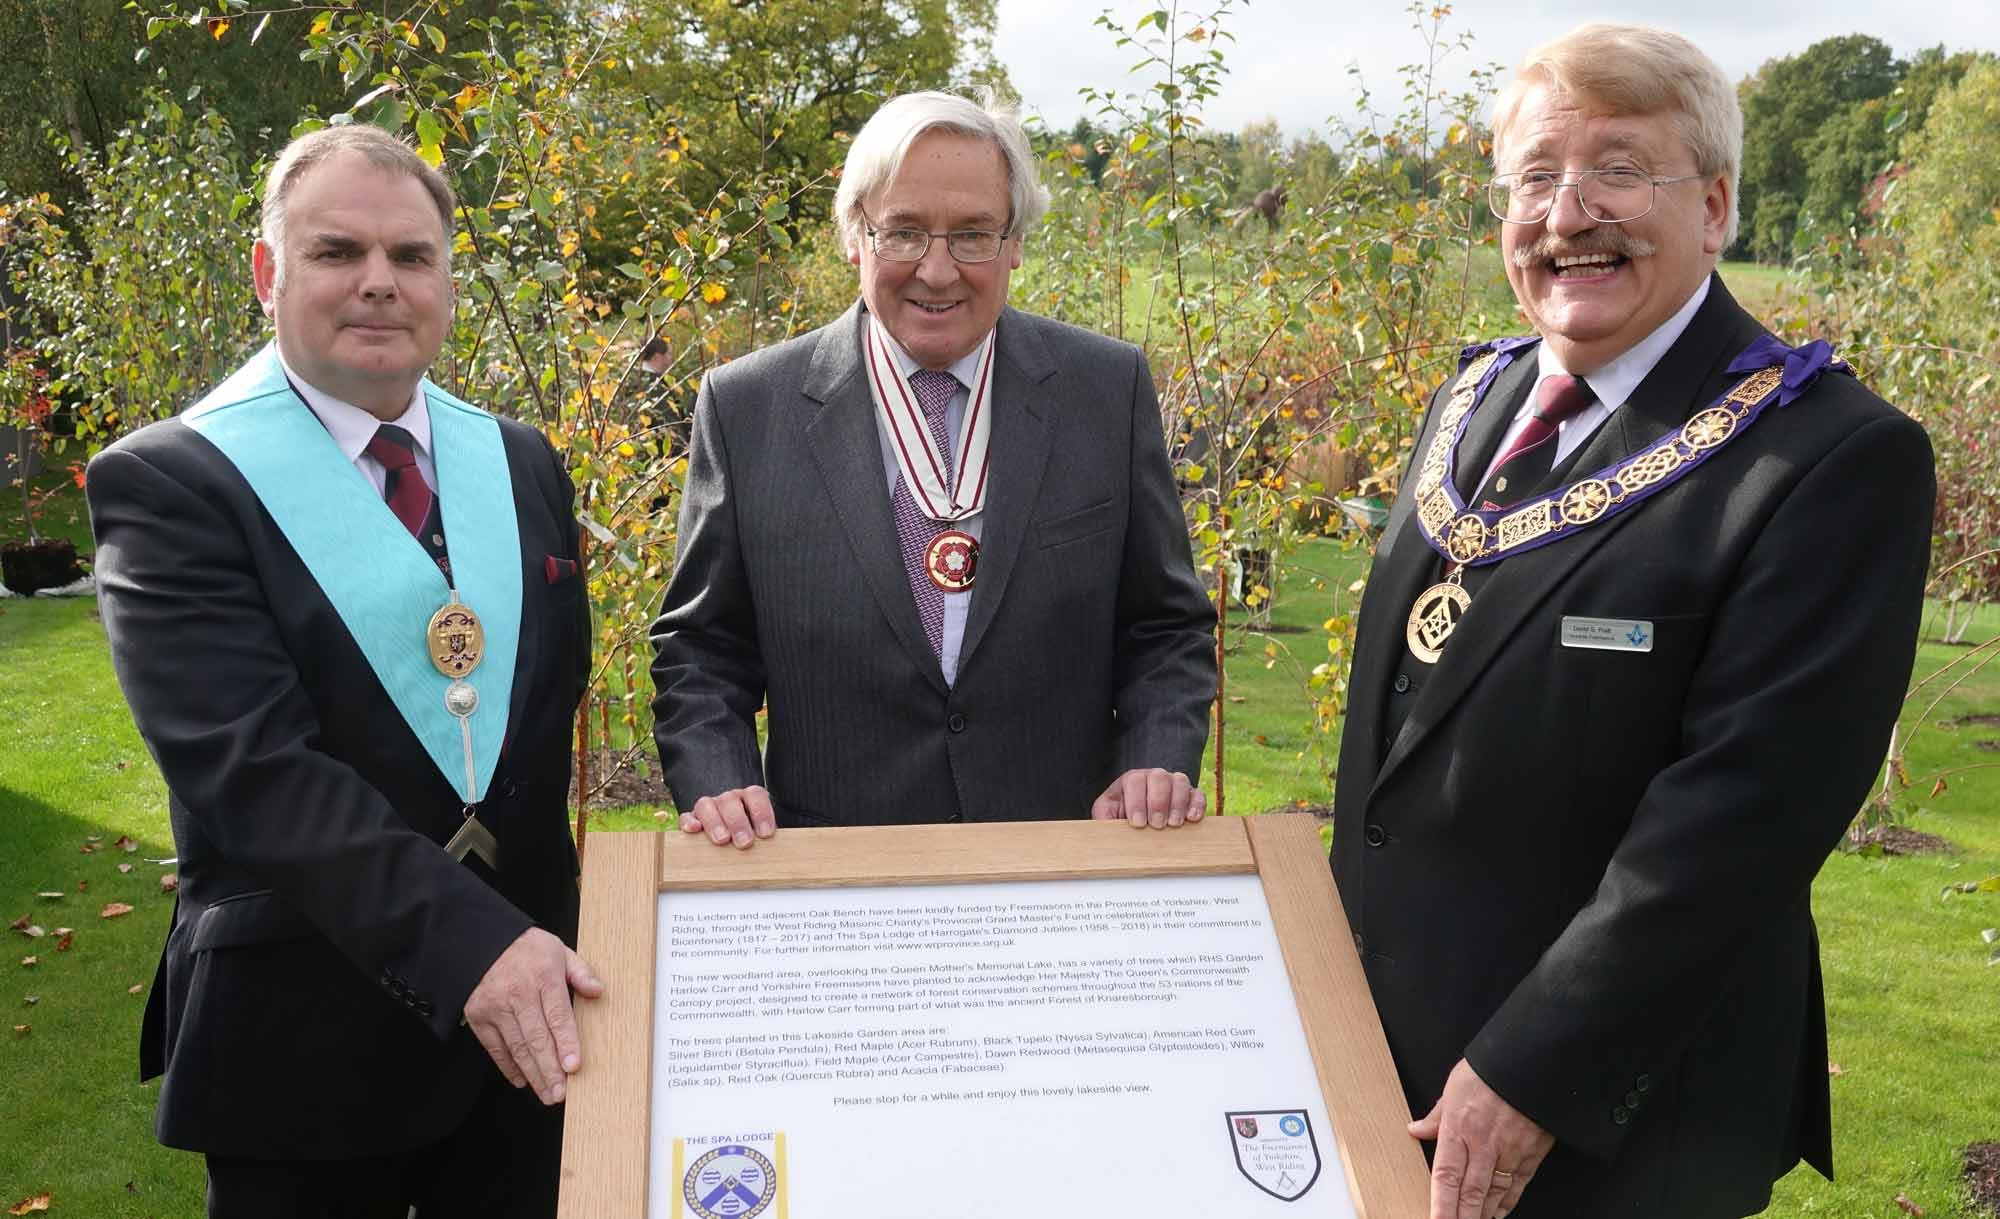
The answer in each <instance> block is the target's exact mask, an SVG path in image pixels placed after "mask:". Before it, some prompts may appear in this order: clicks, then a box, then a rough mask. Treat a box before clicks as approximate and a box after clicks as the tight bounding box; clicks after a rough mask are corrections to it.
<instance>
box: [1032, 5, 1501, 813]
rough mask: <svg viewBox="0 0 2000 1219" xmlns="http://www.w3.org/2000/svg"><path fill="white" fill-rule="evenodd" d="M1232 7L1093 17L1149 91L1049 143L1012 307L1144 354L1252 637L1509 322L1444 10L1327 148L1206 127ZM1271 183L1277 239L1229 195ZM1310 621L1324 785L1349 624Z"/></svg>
mask: <svg viewBox="0 0 2000 1219" xmlns="http://www.w3.org/2000/svg"><path fill="white" fill-rule="evenodd" d="M1229 15H1230V6H1229V5H1226V4H1225V5H1222V6H1220V7H1219V8H1218V9H1216V10H1214V11H1204V12H1202V13H1200V14H1198V15H1196V14H1189V13H1184V12H1181V11H1178V10H1167V9H1162V10H1159V11H1157V12H1152V13H1147V14H1145V15H1143V16H1141V17H1140V18H1139V19H1138V20H1137V21H1136V22H1134V23H1133V24H1132V25H1131V26H1130V27H1123V26H1120V25H1118V24H1117V23H1116V22H1115V21H1113V20H1112V19H1111V18H1110V17H1108V16H1106V17H1103V18H1100V19H1099V21H1098V24H1099V25H1100V26H1102V27H1104V28H1105V29H1106V30H1107V31H1108V32H1109V34H1110V36H1111V37H1112V38H1113V39H1114V40H1115V42H1116V44H1117V46H1118V48H1119V49H1120V51H1121V52H1123V53H1125V55H1126V56H1127V57H1128V58H1132V59H1136V61H1137V66H1136V67H1135V68H1134V74H1135V75H1136V76H1138V77H1139V78H1140V80H1141V82H1142V83H1141V85H1140V88H1139V91H1138V92H1136V93H1118V92H1113V91H1110V90H1103V89H1091V90H1086V91H1085V95H1084V96H1085V102H1086V104H1087V105H1089V106H1090V107H1092V109H1093V117H1091V118H1090V120H1089V126H1088V128H1087V129H1082V130H1078V131H1075V132H1072V133H1070V138H1068V139H1049V140H1045V141H1044V147H1045V149H1046V158H1047V169H1048V173H1047V176H1048V177H1049V178H1050V179H1051V180H1052V187H1053V189H1054V195H1055V200H1054V206H1053V208H1052V210H1051V213H1050V215H1049V217H1048V219H1047V220H1046V221H1044V224H1043V227H1042V229H1041V230H1039V231H1038V232H1037V233H1036V234H1035V235H1034V238H1033V243H1032V245H1031V247H1030V248H1031V255H1030V260H1029V262H1028V263H1027V265H1025V266H1024V268H1023V270H1022V273H1021V275H1020V276H1019V277H1018V279H1017V281H1016V283H1017V291H1016V294H1015V295H1016V303H1017V304H1020V305H1021V306H1022V307H1024V308H1028V309H1031V310H1034V311H1036V312H1040V313H1045V314H1048V315H1051V316H1055V317H1060V318H1064V319H1066V320H1069V321H1073V322H1076V323H1078V324H1081V325H1085V326H1090V327H1094V328H1096V329H1100V330H1103V331H1105V332H1106V333H1109V334H1113V335H1116V336H1119V337H1123V338H1125V339H1127V340H1130V341H1132V342H1136V343H1138V344H1139V345H1140V346H1141V347H1143V348H1144V349H1145V350H1146V352H1147V354H1148V357H1149V359H1150V360H1151V363H1152V365H1153V369H1154V374H1155V380H1156V382H1157V383H1158V384H1159V387H1160V395H1161V408H1162V413H1163V415H1164V417H1165V426H1166V428H1167V434H1168V442H1169V447H1170V449H1171V451H1172V452H1173V453H1174V454H1175V457H1176V461H1177V465H1178V471H1179V475H1180V482H1181V486H1182V488H1183V497H1184V501H1185V507H1186V510H1187V515H1188V522H1189V530H1190V534H1191V536H1192V538H1193V541H1194V549H1195V561H1196V565H1197V567H1198V568H1200V569H1202V570H1203V571H1206V572H1209V573H1212V574H1213V582H1214V584H1215V585H1216V586H1217V587H1228V588H1230V589H1232V590H1233V596H1231V597H1218V605H1217V609H1218V616H1219V617H1220V618H1221V619H1222V620H1223V621H1224V623H1225V624H1226V623H1228V622H1229V615H1230V601H1232V600H1234V601H1236V602H1237V604H1238V605H1240V607H1241V610H1242V611H1243V612H1245V613H1246V614H1247V616H1248V617H1247V621H1248V623H1249V625H1250V626H1251V627H1252V628H1253V629H1255V628H1259V627H1261V626H1263V625H1265V624H1267V623H1268V622H1269V620H1270V612H1271V603H1272V599H1273V597H1274V596H1275V595H1276V593H1277V590H1278V588H1279V586H1280V584H1281V583H1282V582H1284V581H1285V580H1287V579H1289V578H1292V577H1291V572H1290V570H1289V569H1290V566H1291V560H1290V556H1291V555H1292V554H1293V552H1294V551H1295V549H1296V547H1297V546H1298V545H1299V543H1300V542H1301V541H1303V540H1304V539H1307V538H1311V537H1314V536H1319V535H1322V534H1337V535H1340V536H1342V537H1343V538H1344V539H1346V541H1347V544H1349V545H1351V546H1357V547H1358V546H1362V545H1366V544H1367V543H1368V542H1369V541H1370V540H1371V539H1370V538H1369V537H1368V535H1367V534H1366V533H1365V532H1364V531H1362V530H1361V529H1359V528H1357V527H1356V526H1355V525H1354V524H1353V523H1352V521H1351V519H1350V513H1351V511H1352V509H1351V507H1344V506H1343V501H1347V503H1348V504H1349V505H1352V504H1353V503H1354V502H1356V501H1357V500H1358V499H1359V498H1361V497H1366V496H1375V497H1387V496H1390V495H1392V494H1393V492H1394V489H1395V487H1396V484H1397V482H1398V480H1399V479H1400V476H1401V471H1402V467H1403V466H1404V464H1405V463H1406V462H1407V459H1408V446H1409V444H1410V442H1411V439H1412V433H1413V432H1414V429H1415V426H1416V423H1417V420H1418V418H1419V417H1420V415H1421V413H1422V410H1423V407H1424V404H1425V402H1426V401H1427V400H1428V396H1429V393H1430V391H1431V389H1433V388H1434V387H1435V386H1436V384H1437V383H1438V382H1439V380H1441V379H1442V378H1443V377H1444V376H1445V375H1447V373H1448V372H1449V370H1450V369H1451V368H1452V367H1453V361H1454V358H1455V356H1456V354H1457V351H1458V349H1459V347H1460V346H1461V345H1463V344H1464V343H1466V342H1469V341H1472V340H1473V339H1474V338H1476V337H1480V336H1482V335H1484V334H1488V333H1491V332H1492V331H1493V330H1495V329H1498V328H1503V327H1507V326H1510V325H1512V317H1511V310H1510V311H1509V312H1508V314H1507V316H1505V317H1504V318H1503V317H1501V316H1496V315H1493V314H1490V313H1488V312H1486V310H1485V306H1486V303H1487V301H1488V300H1489V299H1490V297H1489V296H1488V295H1487V293H1486V292H1485V291H1484V287H1485V284H1486V282H1487V281H1489V280H1490V278H1491V276H1492V275H1493V272H1494V268H1495V266H1496V264H1495V262H1494V261H1493V259H1492V258H1491V256H1490V254H1488V253H1487V251H1486V250H1485V248H1484V247H1485V246H1486V245H1488V244H1489V243H1490V241H1491V222H1490V221H1489V220H1488V219H1487V218H1486V209H1485V205H1484V203H1483V201H1482V196H1481V194H1480V190H1479V186H1478V183H1480V182H1481V181H1483V180H1484V178H1485V176H1486V174H1487V172H1488V170H1487V166H1486V163H1485V156H1486V152H1487V150H1486V148H1485V147H1484V146H1483V143H1482V141H1481V140H1480V139H1479V138H1478V134H1477V129H1476V127H1475V125H1474V119H1473V116H1474V115H1476V114H1477V112H1478V110H1479V108H1480V104H1481V102H1482V101H1483V91H1484V89H1485V87H1486V84H1487V77H1486V76H1485V75H1484V74H1480V73H1475V75H1474V82H1473V86H1472V89H1471V90H1470V91H1469V92H1467V93H1465V94H1463V95H1455V96H1444V95H1442V94H1441V93H1440V92H1439V90H1438V89H1437V88H1436V86H1435V79H1436V77H1437V75H1438V74H1439V71H1438V69H1439V65H1440V63H1441V62H1442V61H1443V60H1444V59H1445V58H1446V57H1448V56H1451V55H1454V54H1458V53H1460V52H1462V51H1463V50H1464V49H1465V46H1466V45H1467V43H1466V40H1464V39H1455V38H1448V37H1447V36H1446V35H1445V34H1444V32H1443V30H1442V28H1441V25H1442V21H1443V20H1444V18H1445V16H1446V11H1444V10H1434V9H1431V8H1428V7H1424V6H1418V7H1416V8H1413V9H1412V15H1413V18H1414V20H1415V25H1416V28H1417V30H1418V34H1419V37H1421V38H1422V39H1423V42H1424V45H1425V48H1426V51H1427V55H1426V57H1425V58H1426V62H1425V64H1424V65H1422V66H1421V67H1418V68H1414V69H1411V70H1409V72H1408V73H1407V75H1406V80H1405V95H1406V97H1407V99H1408V104H1407V106H1406V108H1405V110H1404V111H1403V112H1401V113H1399V114H1397V115H1394V116H1391V117H1388V118H1386V119H1385V118H1382V117H1380V116H1375V115H1372V114H1370V113H1369V112H1367V111H1366V110H1365V109H1364V110H1363V113H1362V119H1363V122H1362V123H1361V124H1359V127H1358V131H1357V132H1356V133H1354V134H1351V135H1343V136H1341V137H1340V138H1341V142H1340V143H1339V144H1338V145H1332V144H1329V143H1327V142H1326V141H1324V140H1319V139H1311V140H1303V141H1295V142H1293V143H1292V144H1290V145H1284V144H1282V143H1281V142H1280V140H1279V139H1278V135H1277V132H1276V130H1275V129H1274V128H1261V127H1257V128H1251V129H1249V130H1247V131H1246V132H1244V133H1241V134H1240V135H1237V136H1226V135H1218V134H1216V133H1213V132H1211V131H1209V130H1208V128H1207V126H1206V124H1205V122H1204V119H1203V108H1204V106H1205V104H1206V103H1207V102H1208V101H1209V99H1211V98H1212V97H1213V96H1214V95H1215V92H1216V90H1217V88H1218V87H1219V85H1220V82H1221V79H1222V76H1223V74H1224V72H1225V71H1226V69H1227V57H1226V53H1225V51H1224V50H1223V47H1224V46H1226V44H1227V43H1228V42H1229V40H1230V36H1229V33H1228V19H1229ZM1365 104H1366V103H1365V102H1364V106H1365ZM1079 137H1088V142H1087V143H1086V140H1085V139H1084V138H1079ZM1099 157H1101V160H1098V159H1096V158H1099ZM1280 182H1282V183H1283V184H1285V185H1286V186H1287V188H1288V190H1289V192H1290V199H1289V202H1288V203H1287V205H1286V208H1285V210H1284V211H1283V212H1282V213H1281V220H1282V223H1281V225H1280V227H1278V228H1276V229H1272V228H1269V227H1267V226H1266V225H1265V223H1264V222H1263V221H1262V220H1261V219H1255V218H1253V217H1251V216H1249V215H1247V214H1246V212H1245V209H1243V208H1242V207H1241V203H1242V202H1243V201H1244V200H1245V199H1246V198H1247V197H1248V196H1249V195H1251V194H1254V193H1255V191H1256V190H1257V189H1260V188H1261V187H1262V186H1265V185H1271V184H1273V183H1280ZM1320 627H1321V630H1320V632H1319V641H1318V642H1317V643H1316V644H1315V645H1314V647H1313V649H1312V650H1313V651H1315V652H1317V653H1318V654H1317V656H1314V657H1310V658H1308V659H1306V660H1305V661H1304V663H1302V664H1300V665H1299V671H1300V675H1301V676H1302V677H1303V678H1304V679H1305V680H1306V681H1307V683H1308V685H1309V686H1310V688H1311V689H1312V690H1313V691H1314V695H1315V702H1314V725H1313V730H1312V731H1311V732H1308V733H1306V734H1304V736H1303V737H1302V739H1301V741H1300V744H1299V746H1298V749H1297V752H1298V753H1299V754H1300V755H1302V756H1309V757H1312V758H1314V759H1316V761H1317V768H1318V770H1319V771H1320V773H1322V774H1324V773H1326V772H1327V771H1328V770H1330V765H1329V760H1330V759H1329V757H1328V753H1327V751H1328V746H1329V742H1330V740H1331V738H1330V736H1329V734H1330V732H1331V730H1332V728H1333V725H1334V723H1335V720H1336V717H1337V715H1338V712H1339V707H1340V703H1341V699H1342V696H1343V693H1344V689H1345V680H1346V677H1345V675H1346V668H1347V665H1346V657H1347V650H1348V647H1349V646H1350V643H1351V632H1352V619H1351V616H1349V615H1348V614H1346V613H1340V614H1334V615H1330V616H1328V617H1327V618H1326V619H1325V620H1324V621H1323V622H1321V623H1320ZM1260 646H1269V648H1270V655H1269V657H1268V658H1267V659H1268V661H1269V663H1272V664H1274V665H1275V664H1277V663H1279V661H1280V659H1281V655H1280V654H1281V653H1282V654H1283V659H1284V660H1285V662H1286V663H1293V662H1295V661H1296V659H1297V658H1296V657H1295V655H1294V654H1293V653H1292V652H1291V651H1290V650H1289V649H1281V648H1278V647H1277V646H1276V644H1275V642H1268V641H1267V645H1260ZM1222 693H1223V698H1222V699H1221V700H1220V702H1219V706H1220V707H1221V708H1222V709H1223V711H1224V715H1225V721H1226V712H1227V708H1228V706H1229V705H1230V704H1229V703H1228V701H1227V699H1228V694H1227V691H1226V690H1225V691H1223V692H1222ZM1224 739H1225V741H1226V740H1227V739H1228V738H1227V736H1225V738H1224ZM1225 761H1226V758H1225Z"/></svg>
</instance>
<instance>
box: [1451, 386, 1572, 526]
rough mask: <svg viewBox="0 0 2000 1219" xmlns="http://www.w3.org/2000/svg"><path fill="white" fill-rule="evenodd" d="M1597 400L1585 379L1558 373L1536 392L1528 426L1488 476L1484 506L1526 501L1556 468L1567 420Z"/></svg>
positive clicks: (1501, 505) (1502, 506)
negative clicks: (1558, 435)
mask: <svg viewBox="0 0 2000 1219" xmlns="http://www.w3.org/2000/svg"><path fill="white" fill-rule="evenodd" d="M1596 400H1597V395H1596V394H1594V393H1592V392H1591V389H1590V386H1589V384H1588V383H1587V382H1585V381H1584V379H1583V378H1582V377H1572V376H1570V375H1569V374H1567V373H1557V374H1556V375H1555V376H1553V377H1550V378H1548V379H1547V380H1545V381H1543V382H1542V384H1541V387H1540V388H1539V389H1538V390H1537V391H1536V392H1535V410H1534V413H1533V414H1531V415H1530V416H1528V425H1527V426H1526V427H1524V428H1522V429H1521V431H1520V434H1519V435H1517V436H1515V437H1514V443H1512V444H1510V445H1508V446H1507V449H1506V451H1505V452H1504V453H1502V454H1500V460H1498V461H1496V462H1494V463H1493V473H1492V474H1491V475H1489V476H1488V477H1487V480H1486V490H1485V494H1484V495H1482V496H1480V499H1481V500H1482V501H1483V502H1482V503H1481V505H1480V506H1481V507H1482V508H1485V509H1487V510H1489V511H1495V510H1499V509H1502V508H1511V507H1513V506H1514V505H1515V504H1518V503H1520V502H1521V501H1522V500H1523V499H1526V498H1527V497H1528V495H1529V494H1530V493H1531V492H1532V491H1534V489H1535V488H1537V487H1539V486H1541V484H1542V481H1543V480H1544V479H1546V478H1548V476H1549V471H1550V470H1552V469H1554V468H1555V455H1556V433H1557V431H1558V430H1559V429H1560V428H1561V427H1562V424H1563V421H1564V420H1566V419H1572V418H1574V417H1575V416H1576V414H1577V412H1579V411H1581V410H1582V409H1583V408H1584V407H1586V406H1589V405H1590V404H1591V403H1592V402H1594V401H1596Z"/></svg>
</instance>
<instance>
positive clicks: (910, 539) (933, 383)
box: [889, 368, 958, 656]
mask: <svg viewBox="0 0 2000 1219" xmlns="http://www.w3.org/2000/svg"><path fill="white" fill-rule="evenodd" d="M910 388H911V389H913V390H915V391H917V404H918V405H919V406H921V407H923V408H924V422H925V423H926V424H928V425H930V433H931V439H932V440H933V441H935V442H936V444H937V447H938V452H940V453H942V454H944V484H945V488H946V491H947V493H949V490H950V488H951V480H952V468H951V466H952V451H951V427H950V425H949V423H948V422H947V420H946V416H945V411H946V408H948V407H949V406H950V405H951V396H952V395H953V394H955V393H957V392H958V378H957V377H954V376H952V375H951V374H950V373H948V372H936V371H933V370H932V369H928V368H919V369H918V370H917V371H915V372H913V373H911V374H910ZM914 456H916V457H917V459H918V460H921V459H922V455H921V454H917V455H914ZM889 506H890V508H891V510H893V511H894V513H895V515H896V538H897V540H898V541H900V542H901V543H902V547H903V571H904V573H905V574H906V575H907V576H908V577H909V580H910V594H911V595H912V596H914V597H915V598H916V601H917V618H918V619H919V620H920V621H921V622H922V623H923V624H924V638H925V639H927V640H929V641H930V645H931V652H932V653H933V654H934V655H937V656H943V655H944V593H943V592H941V591H940V590H939V589H938V586H937V585H935V584H932V583H931V578H930V574H929V573H928V572H927V571H925V569H924V565H925V560H926V559H927V558H928V557H929V555H930V548H931V541H932V540H933V539H934V538H936V537H937V535H938V534H939V533H941V532H943V531H944V529H945V528H946V526H944V525H940V524H939V523H938V522H936V521H934V520H932V519H931V518H930V517H927V516H925V515H924V514H923V512H922V511H920V510H919V509H918V508H917V501H916V498H915V497H914V496H912V495H911V494H910V489H909V487H908V486H906V485H904V482H903V475H902V472H901V471H900V470H899V471H897V473H896V489H895V491H894V492H892V493H891V494H890V496H889Z"/></svg>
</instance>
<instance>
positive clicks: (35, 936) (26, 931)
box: [14, 923, 48, 940]
mask: <svg viewBox="0 0 2000 1219" xmlns="http://www.w3.org/2000/svg"><path fill="white" fill-rule="evenodd" d="M14 930H16V931H18V932H20V933H21V934H22V935H25V936H27V937H28V938H29V939H31V940H39V939H41V938H42V937H43V936H45V935H47V934H48V932H46V931H43V930H42V929H41V928H40V927H37V926H35V925H33V924H32V923H31V924H29V925H28V926H26V927H22V926H18V925H17V926H16V927H15V928H14Z"/></svg>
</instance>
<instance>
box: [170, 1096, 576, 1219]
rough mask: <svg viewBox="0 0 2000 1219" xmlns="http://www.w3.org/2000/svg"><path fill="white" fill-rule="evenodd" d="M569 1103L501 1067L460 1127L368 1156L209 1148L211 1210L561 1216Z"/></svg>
mask: <svg viewBox="0 0 2000 1219" xmlns="http://www.w3.org/2000/svg"><path fill="white" fill-rule="evenodd" d="M562 1112H563V1111H562V1106H560V1105H557V1106H554V1107H549V1106H545V1105H543V1104H542V1103H541V1102H540V1101H539V1100H537V1099H536V1098H535V1094H534V1093H533V1092H532V1091H530V1090H529V1089H526V1088H512V1087H509V1086H508V1085H507V1081H506V1080H504V1079H502V1078H501V1077H500V1073H499V1072H498V1071H497V1070H496V1071H494V1072H493V1075H492V1078H491V1079H490V1080H489V1081H488V1082H487V1085H486V1088H485V1090H484V1091H483V1092H481V1094H480V1097H479V1100H478V1101H477V1102H476V1103H475V1104H474V1105H473V1107H472V1111H471V1112H470V1113H468V1114H467V1115H466V1119H465V1121H464V1122H462V1123H461V1124H460V1125H459V1127H458V1129H457V1130H454V1131H453V1132H452V1133H451V1134H450V1135H448V1136H446V1137H445V1138H444V1139H442V1140H440V1141H438V1142H436V1143H433V1144H430V1145H429V1146H426V1147H418V1148H413V1149H411V1150H409V1151H401V1152H395V1153H393V1154H390V1155H382V1156H371V1157H368V1158H366V1159H358V1160H259V1159H248V1158H244V1157H241V1156H218V1155H211V1156H209V1157H208V1217H209V1219H279V1217H283V1219H409V1216H410V1215H411V1214H412V1208H414V1213H415V1215H416V1216H417V1219H475V1217H478V1219H551V1217H552V1216H554V1214H555V1213H556V1183H557V1179H558V1176H559V1173H560V1170H561V1161H562Z"/></svg>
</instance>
